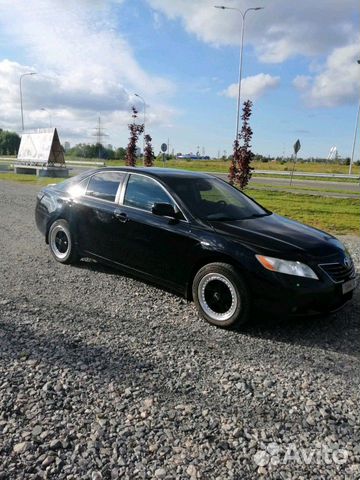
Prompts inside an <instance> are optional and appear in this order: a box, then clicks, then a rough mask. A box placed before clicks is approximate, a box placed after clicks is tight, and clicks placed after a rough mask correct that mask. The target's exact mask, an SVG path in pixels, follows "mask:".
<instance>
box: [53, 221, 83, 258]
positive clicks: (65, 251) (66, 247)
mask: <svg viewBox="0 0 360 480" xmlns="http://www.w3.org/2000/svg"><path fill="white" fill-rule="evenodd" d="M49 247H50V251H51V253H52V255H53V257H54V258H55V260H56V261H58V262H60V263H66V264H70V263H76V262H77V261H78V260H79V259H80V257H79V255H78V253H77V251H76V247H75V244H74V241H73V236H72V235H71V232H70V227H69V224H68V222H67V221H66V220H57V221H56V222H54V223H53V224H52V225H51V227H50V230H49Z"/></svg>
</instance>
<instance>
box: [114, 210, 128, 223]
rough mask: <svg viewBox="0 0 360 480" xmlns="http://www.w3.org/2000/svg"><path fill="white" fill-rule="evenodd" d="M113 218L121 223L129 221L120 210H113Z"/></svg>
mask: <svg viewBox="0 0 360 480" xmlns="http://www.w3.org/2000/svg"><path fill="white" fill-rule="evenodd" d="M114 217H115V218H116V219H117V220H119V222H121V223H126V222H127V221H129V217H128V216H127V215H126V213H124V212H121V211H120V210H115V211H114Z"/></svg>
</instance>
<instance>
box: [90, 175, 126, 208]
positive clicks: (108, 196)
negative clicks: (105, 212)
mask: <svg viewBox="0 0 360 480" xmlns="http://www.w3.org/2000/svg"><path fill="white" fill-rule="evenodd" d="M123 178H124V174H123V173H122V172H101V173H96V174H95V175H93V176H92V177H91V178H90V180H89V184H88V187H87V190H86V195H89V196H90V197H95V198H100V199H101V200H107V201H108V202H115V198H116V193H117V191H118V188H119V185H120V183H121V182H122V180H123Z"/></svg>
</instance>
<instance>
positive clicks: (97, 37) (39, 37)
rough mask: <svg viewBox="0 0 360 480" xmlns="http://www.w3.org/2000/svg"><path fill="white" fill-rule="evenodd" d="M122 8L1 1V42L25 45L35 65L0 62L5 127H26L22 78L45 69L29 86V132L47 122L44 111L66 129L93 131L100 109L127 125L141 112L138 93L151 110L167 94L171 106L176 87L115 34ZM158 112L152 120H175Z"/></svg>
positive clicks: (54, 0) (90, 0)
mask: <svg viewBox="0 0 360 480" xmlns="http://www.w3.org/2000/svg"><path fill="white" fill-rule="evenodd" d="M119 3H121V1H119V0H118V1H115V0H111V1H104V0H77V1H76V2H71V1H70V0H35V1H32V2H28V1H27V0H17V1H16V2H13V1H12V0H1V2H0V31H1V40H2V41H3V42H5V41H6V42H7V43H8V44H9V45H10V44H11V45H12V46H13V47H14V48H21V49H22V51H23V54H24V55H25V58H26V63H27V65H22V64H19V63H17V62H12V61H9V60H6V59H3V60H1V59H0V101H1V105H2V114H1V120H0V123H1V125H0V126H2V127H6V128H10V127H11V128H16V129H19V127H20V105H19V76H20V74H21V73H24V72H27V71H34V70H35V71H36V72H38V75H36V76H32V77H31V78H30V77H27V78H25V79H24V81H23V94H24V95H23V97H24V107H25V112H26V125H27V127H28V128H34V127H37V126H39V125H38V123H37V122H39V121H40V120H41V119H42V118H45V117H44V112H41V110H40V109H41V108H42V107H43V108H47V109H49V110H50V111H51V112H52V114H53V117H54V119H56V121H57V124H58V126H59V125H60V126H63V128H66V129H67V130H71V131H74V132H79V131H81V132H83V133H84V134H85V131H87V132H89V130H90V131H91V129H92V127H93V125H94V124H95V119H96V117H97V115H98V114H99V113H100V112H103V113H106V116H107V121H109V122H110V121H111V119H113V120H114V121H118V120H120V117H121V118H123V117H124V118H123V120H124V121H125V122H127V121H128V120H129V113H128V111H129V108H130V104H137V105H138V106H139V110H141V109H142V104H141V102H139V100H137V99H136V97H134V96H133V92H138V93H140V94H141V95H143V96H144V98H145V99H146V101H147V103H148V104H150V105H152V101H154V99H155V98H156V99H157V98H158V97H159V96H161V98H163V99H165V101H166V98H167V97H168V96H169V95H171V94H172V93H173V92H174V89H175V86H174V85H173V84H172V83H171V82H170V81H168V80H166V79H164V78H161V77H159V76H156V75H150V74H148V73H147V72H146V71H145V70H144V69H143V68H141V66H140V65H139V64H138V62H137V61H136V59H135V57H134V53H133V52H132V49H131V47H130V46H129V45H128V43H127V42H126V40H125V39H124V38H123V37H122V36H121V35H120V34H119V33H118V32H117V31H116V30H115V25H113V18H114V15H113V8H115V7H117V8H119V6H118V5H116V4H119ZM4 107H5V108H4ZM39 112H41V113H39ZM118 112H122V113H123V115H119V114H118ZM151 114H152V115H151V117H150V116H149V120H148V121H149V123H150V122H151V121H152V122H155V123H161V122H162V121H164V122H165V123H168V122H169V121H171V116H172V115H173V114H174V112H173V111H172V110H171V109H170V108H167V107H166V106H165V105H160V104H159V102H158V101H157V102H156V107H154V108H152V109H151ZM162 115H169V116H170V117H169V116H165V117H162ZM125 118H126V120H125ZM62 122H63V123H62ZM54 123H55V122H54ZM113 127H114V130H115V129H116V128H118V127H119V125H116V126H115V125H114V126H113Z"/></svg>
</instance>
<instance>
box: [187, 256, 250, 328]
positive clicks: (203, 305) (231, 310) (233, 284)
mask: <svg viewBox="0 0 360 480" xmlns="http://www.w3.org/2000/svg"><path fill="white" fill-rule="evenodd" d="M192 294H193V299H194V302H195V305H196V307H197V309H198V311H199V313H200V315H201V316H202V317H203V318H204V319H205V320H206V321H207V322H209V323H211V324H212V325H216V326H218V327H223V328H230V327H231V328H235V327H237V326H239V325H242V324H243V323H245V322H246V321H247V320H248V318H249V313H250V295H249V292H248V289H247V288H246V285H245V282H244V280H243V279H242V277H241V275H240V274H239V273H238V272H237V270H236V269H235V268H234V267H233V266H232V265H229V264H227V263H210V264H207V265H205V266H204V267H202V268H200V270H199V271H198V272H197V274H196V275H195V277H194V280H193V285H192Z"/></svg>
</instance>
